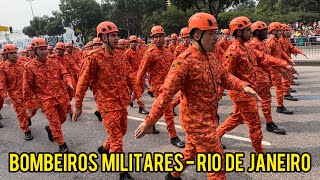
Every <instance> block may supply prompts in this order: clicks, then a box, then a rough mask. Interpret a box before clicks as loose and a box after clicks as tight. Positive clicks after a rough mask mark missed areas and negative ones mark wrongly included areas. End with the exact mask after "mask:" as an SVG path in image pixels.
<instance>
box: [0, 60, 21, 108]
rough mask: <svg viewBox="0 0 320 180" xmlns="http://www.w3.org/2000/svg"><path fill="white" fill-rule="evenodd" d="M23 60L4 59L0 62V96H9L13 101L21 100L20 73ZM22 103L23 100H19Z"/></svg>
mask: <svg viewBox="0 0 320 180" xmlns="http://www.w3.org/2000/svg"><path fill="white" fill-rule="evenodd" d="M23 70H24V62H23V61H20V60H18V61H17V62H16V63H13V62H11V61H9V60H8V61H4V62H2V63H1V64H0V93H1V97H2V98H5V97H7V96H10V98H11V99H12V100H13V101H22V99H23V94H22V75H23ZM20 103H23V102H20Z"/></svg>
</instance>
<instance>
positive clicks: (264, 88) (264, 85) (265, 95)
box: [247, 38, 272, 123]
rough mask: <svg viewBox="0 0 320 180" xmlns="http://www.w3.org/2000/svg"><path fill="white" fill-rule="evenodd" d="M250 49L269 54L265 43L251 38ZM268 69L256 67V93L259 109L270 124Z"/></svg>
mask: <svg viewBox="0 0 320 180" xmlns="http://www.w3.org/2000/svg"><path fill="white" fill-rule="evenodd" d="M247 45H249V46H250V47H251V48H252V49H256V50H259V51H261V52H264V53H265V54H269V55H270V54H271V52H270V49H269V48H268V47H267V45H266V43H265V42H262V41H260V40H259V39H257V38H253V39H252V40H251V42H250V43H248V44H247ZM270 69H271V68H270V67H261V66H258V67H257V93H258V95H259V96H260V97H261V99H262V103H261V108H262V112H263V115H264V117H265V119H266V122H267V123H271V122H272V116H271V99H272V95H271V91H270V88H271V86H272V83H271V77H270V74H271V73H270Z"/></svg>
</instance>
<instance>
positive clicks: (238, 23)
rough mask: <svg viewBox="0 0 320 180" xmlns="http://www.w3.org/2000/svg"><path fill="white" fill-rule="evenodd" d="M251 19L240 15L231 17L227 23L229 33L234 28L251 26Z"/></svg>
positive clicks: (232, 31) (239, 28)
mask: <svg viewBox="0 0 320 180" xmlns="http://www.w3.org/2000/svg"><path fill="white" fill-rule="evenodd" d="M251 24H252V23H251V21H250V19H248V18H247V17H245V16H240V17H237V18H234V19H232V21H231V22H230V24H229V27H230V33H231V34H233V33H234V31H235V30H242V29H245V28H247V27H249V26H251Z"/></svg>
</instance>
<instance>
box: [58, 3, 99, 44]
mask: <svg viewBox="0 0 320 180" xmlns="http://www.w3.org/2000/svg"><path fill="white" fill-rule="evenodd" d="M59 7H60V11H61V17H62V19H63V23H64V26H66V27H71V28H72V29H73V30H74V31H76V30H77V29H78V30H80V35H81V37H82V40H83V41H84V42H85V43H86V42H88V36H89V35H90V34H94V33H95V28H96V27H97V25H98V24H99V23H100V22H101V21H102V13H101V9H100V5H99V4H98V3H97V2H96V1H95V0H60V4H59Z"/></svg>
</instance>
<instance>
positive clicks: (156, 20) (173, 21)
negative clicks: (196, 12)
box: [142, 6, 192, 37]
mask: <svg viewBox="0 0 320 180" xmlns="http://www.w3.org/2000/svg"><path fill="white" fill-rule="evenodd" d="M191 14H192V13H190V12H183V11H182V10H180V9H177V8H176V7H175V6H170V7H168V8H167V10H166V11H158V12H155V13H153V15H152V17H150V21H149V23H148V25H147V26H146V28H145V29H144V30H143V32H142V33H143V35H144V36H145V37H148V36H149V34H150V30H151V28H152V27H153V26H154V25H161V26H162V27H163V28H164V30H165V32H166V34H167V35H170V34H172V33H177V34H179V32H180V30H181V28H183V27H187V26H188V19H189V17H190V16H191Z"/></svg>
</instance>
